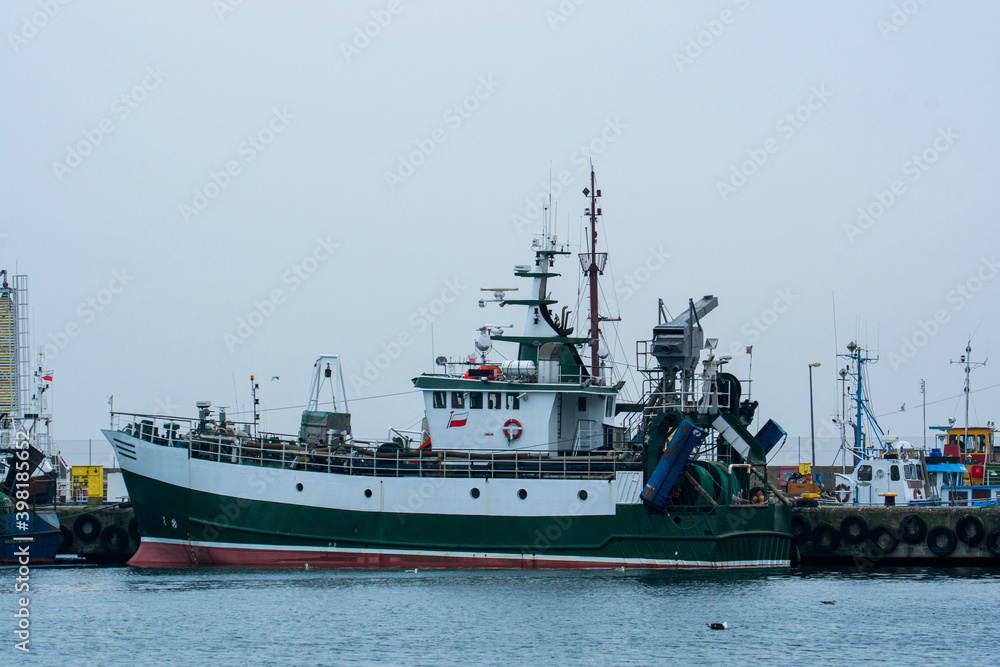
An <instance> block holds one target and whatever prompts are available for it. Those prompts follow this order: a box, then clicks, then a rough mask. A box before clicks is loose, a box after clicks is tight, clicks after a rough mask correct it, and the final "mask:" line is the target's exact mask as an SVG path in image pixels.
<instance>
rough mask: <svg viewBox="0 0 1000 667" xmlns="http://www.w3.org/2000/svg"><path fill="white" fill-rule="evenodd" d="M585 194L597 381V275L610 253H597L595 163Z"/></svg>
mask: <svg viewBox="0 0 1000 667" xmlns="http://www.w3.org/2000/svg"><path fill="white" fill-rule="evenodd" d="M583 194H584V196H589V197H590V208H588V209H587V210H586V211H584V213H586V214H587V216H588V217H589V218H590V252H588V253H580V265H581V266H582V268H583V272H584V273H586V274H587V276H588V279H589V281H590V339H591V344H590V376H591V377H592V378H594V380H595V381H596V380H598V379H599V378H600V372H601V361H600V358H599V356H598V352H599V351H600V345H601V329H600V321H601V316H600V313H599V312H598V308H597V303H598V302H597V293H598V290H597V274H598V273H602V272H603V271H604V263H605V262H606V261H607V259H608V253H606V252H602V253H598V252H597V216H599V215H601V209H599V208H597V198H598V197H600V196H601V191H600V190H598V189H597V186H596V184H595V177H594V164H593V163H591V164H590V187H589V188H586V187H585V188H584V189H583Z"/></svg>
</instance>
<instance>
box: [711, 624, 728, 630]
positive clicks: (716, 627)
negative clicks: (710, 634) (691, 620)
mask: <svg viewBox="0 0 1000 667" xmlns="http://www.w3.org/2000/svg"><path fill="white" fill-rule="evenodd" d="M708 627H710V628H712V629H713V630H728V629H729V624H728V623H726V622H722V623H709V624H708Z"/></svg>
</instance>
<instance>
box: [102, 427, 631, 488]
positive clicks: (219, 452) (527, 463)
mask: <svg viewBox="0 0 1000 667" xmlns="http://www.w3.org/2000/svg"><path fill="white" fill-rule="evenodd" d="M114 416H117V417H118V418H119V422H118V426H117V427H116V430H119V431H120V432H123V433H126V434H128V435H132V436H133V437H137V438H140V439H142V440H145V441H147V442H151V443H153V444H156V445H161V446H164V447H179V448H183V449H186V450H187V453H188V457H189V458H194V459H202V460H208V461H214V462H217V463H230V464H237V465H252V466H260V467H279V468H286V469H292V470H303V471H309V472H324V473H329V474H350V475H371V476H375V477H378V476H384V477H407V476H419V477H426V476H434V477H466V478H472V477H480V476H483V477H513V478H515V479H518V478H526V477H529V478H541V477H543V476H545V477H554V478H562V479H608V478H612V477H614V475H615V474H616V473H617V472H618V471H620V470H640V469H641V463H640V462H639V459H638V458H637V456H635V455H633V454H632V453H630V452H622V451H605V452H601V453H600V454H596V455H595V454H584V455H572V456H553V455H550V454H548V453H545V452H525V451H513V452H511V451H509V450H477V451H441V452H429V451H426V450H424V451H421V450H400V449H395V450H393V451H382V452H380V451H379V445H385V444H391V443H379V442H365V441H351V442H350V443H346V442H345V443H341V444H339V445H336V446H316V445H310V444H307V443H299V442H296V441H294V439H293V438H292V437H291V436H284V437H282V436H279V435H277V434H270V433H268V434H262V435H261V436H260V437H258V438H256V439H254V438H252V437H250V436H249V435H248V434H246V433H244V432H241V431H239V430H237V429H235V428H234V429H227V430H226V431H220V430H214V431H210V430H209V431H206V430H199V429H197V428H189V430H187V431H186V432H183V433H181V432H180V431H181V429H180V427H179V425H178V426H177V427H176V428H175V427H174V426H173V425H174V424H178V422H186V423H187V424H189V425H196V424H200V421H199V420H197V419H187V418H175V417H162V416H157V415H135V414H128V413H115V415H114ZM136 417H141V418H142V419H140V420H139V421H133V422H132V423H130V424H128V425H126V426H125V427H124V428H121V421H127V419H123V418H133V419H134V418H136ZM228 423H229V422H228V421H227V424H228ZM113 425H114V423H113ZM168 425H169V427H168ZM161 431H162V434H161Z"/></svg>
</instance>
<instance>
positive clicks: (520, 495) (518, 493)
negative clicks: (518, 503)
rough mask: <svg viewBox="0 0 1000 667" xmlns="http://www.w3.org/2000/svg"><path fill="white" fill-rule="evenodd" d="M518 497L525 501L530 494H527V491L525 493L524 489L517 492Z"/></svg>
mask: <svg viewBox="0 0 1000 667" xmlns="http://www.w3.org/2000/svg"><path fill="white" fill-rule="evenodd" d="M517 497H518V498H520V499H521V500H524V499H525V498H527V497H528V492H527V491H525V490H524V489H520V490H519V491H518V492H517Z"/></svg>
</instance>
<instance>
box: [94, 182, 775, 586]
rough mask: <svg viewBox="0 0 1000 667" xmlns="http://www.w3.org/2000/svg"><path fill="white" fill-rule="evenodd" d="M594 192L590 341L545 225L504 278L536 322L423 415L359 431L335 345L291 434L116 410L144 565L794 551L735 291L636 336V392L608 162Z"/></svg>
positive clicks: (549, 564) (452, 380) (471, 564)
mask: <svg viewBox="0 0 1000 667" xmlns="http://www.w3.org/2000/svg"><path fill="white" fill-rule="evenodd" d="M584 195H585V196H586V197H588V203H589V206H587V208H586V216H587V218H588V219H589V234H588V237H587V239H586V241H585V243H584V244H583V246H584V247H583V250H584V252H581V253H579V259H580V262H581V268H582V271H583V273H584V275H585V276H586V280H587V281H588V283H589V285H588V287H589V294H590V299H589V305H590V315H589V331H588V332H587V334H586V335H584V336H575V337H574V335H573V332H574V327H573V326H570V312H569V311H568V309H567V308H563V309H562V310H561V311H560V312H559V313H558V314H557V311H556V306H557V302H556V300H555V299H552V298H551V290H550V285H551V284H552V283H553V282H554V281H555V279H556V278H557V277H559V274H558V273H556V272H555V265H556V262H557V261H558V260H559V259H560V258H561V257H563V256H566V255H570V254H571V253H570V251H569V250H568V248H567V247H566V246H564V245H561V244H559V242H558V240H557V238H556V236H555V235H554V234H553V233H551V232H550V230H549V229H548V227H547V226H546V228H544V229H543V231H542V233H541V234H540V235H539V236H537V237H536V238H535V239H534V241H533V243H532V248H531V250H532V254H533V260H532V262H531V263H530V264H524V265H518V266H516V267H515V269H514V274H515V276H516V277H518V278H520V279H523V280H526V281H529V282H530V289H529V291H528V294H527V296H526V297H525V298H513V296H512V295H511V294H509V293H511V292H514V291H515V290H514V289H513V288H510V289H507V288H504V289H500V288H488V290H487V291H489V292H492V293H493V296H494V299H493V301H495V302H497V303H499V305H500V306H513V307H520V308H523V309H524V310H525V311H526V313H525V320H524V325H523V327H522V328H521V330H520V331H518V332H516V333H515V332H511V331H507V330H506V329H507V327H500V326H495V325H485V326H483V327H481V328H480V329H479V333H480V335H479V337H478V339H477V340H476V341H475V350H476V352H475V354H473V355H468V356H459V357H457V358H456V359H452V358H448V357H439V358H438V359H437V360H436V365H437V366H438V368H435V370H434V372H427V373H423V374H421V375H420V376H419V377H417V378H415V379H414V380H413V384H414V388H415V390H416V391H418V392H420V393H421V395H422V398H423V402H424V409H425V410H424V418H423V423H422V425H421V428H420V429H419V430H418V431H406V430H402V429H390V430H389V431H388V436H387V437H386V438H382V439H373V440H362V439H359V438H355V437H354V433H353V430H354V429H353V425H352V422H351V414H350V410H349V408H348V398H347V395H346V391H345V387H344V382H343V372H342V368H341V359H340V357H339V356H337V355H321V356H319V358H318V359H317V360H316V362H315V364H314V368H313V375H312V382H311V388H310V394H309V399H308V402H307V405H306V409H305V411H304V412H303V413H302V419H301V423H300V429H299V432H298V434H296V435H276V434H271V433H265V432H261V431H260V430H259V428H258V424H259V419H258V417H259V415H257V414H255V415H254V418H253V420H252V421H246V422H242V423H241V422H237V421H233V420H230V419H229V418H228V415H227V414H226V413H225V411H224V410H221V409H220V410H218V411H215V410H214V409H213V407H212V405H211V403H210V402H209V401H204V402H200V403H199V404H198V406H197V407H198V410H199V412H198V417H197V418H184V417H162V416H152V415H143V414H135V413H124V412H114V411H113V412H112V414H111V422H112V424H111V428H109V429H108V430H106V431H104V435H105V436H106V437H107V439H108V441H109V442H110V443H111V444H112V446H113V447H114V449H115V451H116V452H117V455H118V459H119V462H120V466H121V469H122V475H123V478H124V481H125V484H126V487H127V488H128V492H129V495H130V498H131V501H132V503H133V505H134V507H135V512H136V518H137V520H138V526H139V530H140V532H141V534H142V542H141V545H140V547H139V550H138V551H137V553H136V554H135V556H134V557H133V558H132V559H131V561H129V562H130V564H131V565H133V566H138V567H157V566H204V565H219V566H248V567H251V566H252V567H259V566H265V567H303V566H309V567H376V568H415V567H447V568H681V567H709V568H731V567H772V566H787V565H789V563H790V558H791V536H790V532H789V521H790V509H789V507H788V506H787V504H783V503H782V502H780V501H779V500H777V499H776V498H775V497H774V495H773V494H772V492H771V489H770V488H769V486H768V484H767V482H766V480H767V471H766V455H767V451H768V449H769V448H771V447H773V446H774V445H775V444H776V442H778V441H779V440H780V439H781V438H782V437H783V435H784V431H783V430H782V429H781V428H780V426H778V425H777V424H776V423H774V422H773V421H769V422H767V424H766V425H765V427H764V428H763V429H761V430H760V431H759V432H758V433H757V434H756V435H753V434H751V433H750V432H749V431H748V430H747V427H748V426H749V424H750V423H751V421H752V419H753V416H754V413H755V409H756V407H757V404H756V402H753V401H750V400H749V399H742V396H741V383H740V381H739V380H738V379H737V378H736V377H735V376H733V375H731V374H729V373H725V372H723V366H724V364H725V363H726V362H728V361H729V357H727V356H718V355H716V354H715V348H716V346H717V344H718V341H717V340H716V339H706V338H705V335H704V329H703V327H702V319H703V318H704V317H705V316H706V315H707V314H708V313H709V312H710V311H712V310H713V309H714V308H715V307H716V306H717V304H718V299H717V298H715V297H714V296H707V297H704V298H702V299H700V300H698V301H697V302H695V301H693V300H689V301H688V305H687V307H686V308H685V309H684V310H683V311H682V312H681V313H680V314H679V315H678V316H676V317H672V316H670V314H669V313H668V312H667V310H666V308H665V307H664V305H663V303H662V301H661V302H660V305H659V313H658V315H657V324H656V325H655V326H654V328H653V335H652V338H651V339H650V340H646V341H639V342H638V344H637V359H636V363H637V367H638V370H639V371H640V373H641V377H642V378H643V380H642V384H643V386H642V393H641V398H639V399H638V400H635V401H627V400H624V397H623V394H622V390H623V387H624V385H625V382H624V381H623V380H622V379H620V378H618V377H616V375H615V372H614V365H613V362H612V360H611V358H610V355H609V354H608V352H609V350H607V349H606V348H605V346H604V345H603V344H602V332H601V328H600V325H601V322H606V321H610V320H611V318H608V317H602V316H601V315H600V313H599V310H598V279H599V275H600V274H602V273H603V271H604V267H605V262H606V260H607V253H603V252H597V223H598V220H599V218H600V216H601V215H602V212H601V209H600V208H598V203H599V202H598V200H599V198H600V196H601V193H600V190H598V189H597V188H596V184H595V177H594V174H593V172H591V183H590V187H589V188H586V189H585V190H584ZM487 303H489V302H488V301H486V300H483V301H481V302H480V305H483V306H485V305H486V304H487ZM499 345H504V346H507V353H506V354H501V353H500V352H499V351H498V350H497V349H495V346H499ZM588 351H589V360H588V359H586V357H587V356H588V355H587V352H588ZM251 382H252V386H253V387H254V388H256V384H253V381H252V380H251ZM256 403H257V399H256V397H255V398H254V404H255V405H256Z"/></svg>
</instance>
